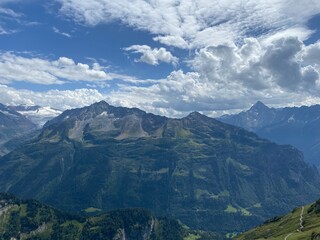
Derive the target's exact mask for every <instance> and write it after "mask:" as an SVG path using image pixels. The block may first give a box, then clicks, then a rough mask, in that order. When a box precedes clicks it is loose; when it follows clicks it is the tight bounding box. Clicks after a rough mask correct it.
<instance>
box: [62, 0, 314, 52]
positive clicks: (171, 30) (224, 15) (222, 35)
mask: <svg viewBox="0 0 320 240" xmlns="http://www.w3.org/2000/svg"><path fill="white" fill-rule="evenodd" d="M57 1H59V2H60V3H61V4H62V6H61V10H60V11H61V12H62V13H63V14H65V15H67V16H69V17H71V18H72V19H74V20H75V21H77V22H80V23H84V24H87V25H97V24H100V23H109V22H112V21H121V22H122V23H123V24H126V25H129V26H131V27H134V28H137V29H141V30H144V31H149V32H150V33H151V34H154V35H156V36H155V37H154V39H155V40H157V41H160V42H161V43H163V44H167V45H170V46H175V47H179V48H201V47H205V46H208V45H220V44H232V43H233V42H239V41H240V42H241V41H242V40H243V38H244V37H248V36H254V37H258V36H264V35H268V36H271V35H274V34H275V33H277V32H279V35H278V38H281V37H282V36H281V34H288V33H290V35H293V36H297V37H301V38H307V37H308V36H309V35H310V34H311V31H308V30H307V28H306V27H305V24H306V22H307V21H308V19H310V18H311V17H312V16H313V15H315V14H318V13H319V12H320V2H319V1H315V0H306V1H295V0H270V1H264V0H248V1H242V0H236V1H234V0H199V1H194V0H184V1H172V0H155V1H144V0H136V1H130V0H118V1H109V0H92V1H90V2H88V1H86V0H57ZM285 31H287V33H286V32H285ZM302 32H303V34H301V33H302ZM273 40H274V39H273ZM270 41H271V40H270Z"/></svg>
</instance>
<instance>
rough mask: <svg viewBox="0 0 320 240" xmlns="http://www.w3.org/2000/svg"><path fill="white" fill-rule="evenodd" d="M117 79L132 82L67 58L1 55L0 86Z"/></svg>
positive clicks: (97, 65)
mask: <svg viewBox="0 0 320 240" xmlns="http://www.w3.org/2000/svg"><path fill="white" fill-rule="evenodd" d="M113 78H124V79H126V78H129V77H127V76H122V75H119V74H114V73H106V72H105V70H104V69H103V67H101V66H100V65H99V64H98V63H94V64H93V65H92V66H89V65H88V64H84V63H76V62H75V61H74V60H72V59H70V58H67V57H60V58H58V59H57V60H53V61H51V60H47V59H43V58H38V57H23V56H20V55H17V54H14V53H10V52H5V53H2V54H0V83H3V84H8V83H10V82H14V81H25V82H30V83H36V84H43V85H51V84H64V83H66V82H70V81H86V82H96V81H107V80H111V79H113Z"/></svg>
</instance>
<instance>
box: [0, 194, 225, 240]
mask: <svg viewBox="0 0 320 240" xmlns="http://www.w3.org/2000/svg"><path fill="white" fill-rule="evenodd" d="M124 238H125V239H136V240H139V239H141V240H162V239H163V240H170V239H172V240H196V239H198V240H206V239H207V240H209V239H222V238H221V237H220V236H218V235H217V234H214V233H208V232H197V231H191V230H189V229H187V228H186V227H184V226H183V225H182V224H180V223H179V222H178V221H175V220H171V219H168V218H156V217H154V216H153V215H152V214H151V213H150V212H149V211H147V210H144V209H123V210H117V211H112V212H108V213H105V214H101V215H98V216H93V217H80V216H76V215H70V214H67V213H65V212H62V211H59V210H56V209H54V208H51V207H49V206H47V205H43V204H41V203H39V202H37V201H34V200H26V201H25V200H19V199H16V198H15V197H13V196H11V195H8V194H0V239H1V240H8V239H21V240H70V239H72V240H88V239H95V240H109V239H110V240H117V239H124Z"/></svg>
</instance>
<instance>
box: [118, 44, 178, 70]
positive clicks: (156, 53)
mask: <svg viewBox="0 0 320 240" xmlns="http://www.w3.org/2000/svg"><path fill="white" fill-rule="evenodd" d="M124 50H125V51H129V52H133V53H138V54H142V56H141V57H140V58H139V59H135V61H136V62H144V63H147V64H150V65H153V66H156V65H159V62H165V63H171V64H173V65H177V64H178V58H177V57H174V56H173V55H172V54H171V52H169V51H167V50H166V49H165V48H154V49H152V48H151V47H149V46H147V45H132V46H130V47H127V48H124Z"/></svg>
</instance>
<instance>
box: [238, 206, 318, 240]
mask: <svg viewBox="0 0 320 240" xmlns="http://www.w3.org/2000/svg"><path fill="white" fill-rule="evenodd" d="M237 239H239V240H252V239H274V240H283V239H286V240H304V239H306V240H307V239H308V240H310V239H311V240H317V239H320V200H318V201H317V202H315V203H313V204H310V205H307V206H304V207H300V208H296V209H294V210H293V211H292V212H291V213H289V214H287V215H285V216H281V217H275V218H273V219H271V220H269V221H266V222H265V223H264V224H263V225H261V226H259V227H257V228H255V229H252V230H250V231H248V232H246V233H244V234H242V235H240V236H239V237H238V238H237Z"/></svg>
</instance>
